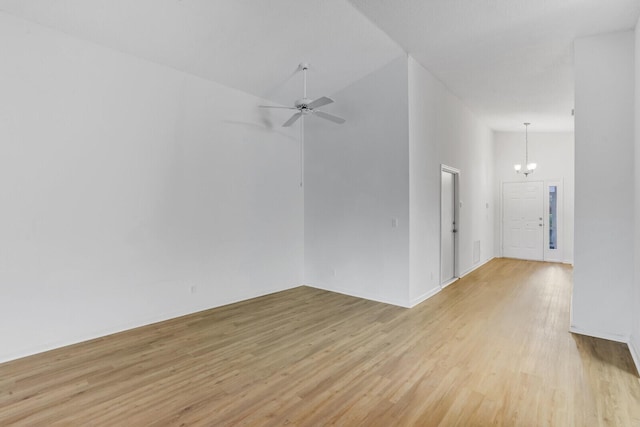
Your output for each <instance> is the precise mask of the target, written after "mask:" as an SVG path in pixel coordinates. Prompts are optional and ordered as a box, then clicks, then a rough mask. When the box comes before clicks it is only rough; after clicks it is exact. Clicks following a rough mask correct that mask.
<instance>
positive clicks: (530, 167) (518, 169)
mask: <svg viewBox="0 0 640 427" xmlns="http://www.w3.org/2000/svg"><path fill="white" fill-rule="evenodd" d="M530 124H531V123H525V124H524V150H525V151H524V156H525V157H524V164H525V166H526V169H525V170H522V165H521V164H520V163H516V164H515V165H513V168H514V169H515V170H516V173H523V174H524V176H525V177H527V176H529V175H530V174H532V173H533V172H534V171H535V170H536V168H537V167H538V165H537V164H536V163H533V162H531V163H529V133H528V128H529V125H530Z"/></svg>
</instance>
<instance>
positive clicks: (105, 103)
mask: <svg viewBox="0 0 640 427" xmlns="http://www.w3.org/2000/svg"><path fill="white" fill-rule="evenodd" d="M0 52H2V55H0V93H1V94H2V102H1V103H0V141H2V153H1V155H0V200H2V208H1V209H0V242H1V243H0V362H1V361H5V360H9V359H12V358H16V357H20V356H23V355H27V354H31V353H35V352H39V351H43V350H46V349H49V348H53V347H57V346H61V345H65V344H69V343H73V342H77V341H82V340H85V339H89V338H92V337H96V336H99V335H104V334H107V333H111V332H115V331H119V330H122V329H127V328H131V327H134V326H139V325H142V324H146V323H150V322H153V321H158V320H161V319H165V318H169V317H173V316H177V315H181V314H185V313H190V312H194V311H198V310H202V309H206V308H209V307H213V306H217V305H221V304H226V303H230V302H233V301H237V300H241V299H246V298H250V297H254V296H257V295H261V294H265V293H268V292H273V291H277V290H281V289H284V288H287V287H291V286H294V285H298V284H299V283H300V282H301V279H302V250H303V243H302V215H303V212H302V195H301V190H300V188H299V187H298V155H299V154H298V143H297V138H296V136H297V135H296V133H295V132H294V131H291V132H289V133H281V132H283V131H282V130H281V129H280V128H278V130H277V131H270V130H268V129H267V128H265V127H264V123H263V119H264V118H263V117H261V116H260V115H259V114H260V113H258V109H257V108H255V106H256V105H257V104H259V103H260V100H258V99H256V98H254V97H252V96H249V95H247V94H244V93H241V92H238V91H235V90H231V89H228V88H226V87H223V86H220V85H217V84H214V83H211V82H207V81H204V80H201V79H198V78H195V77H192V76H189V75H186V74H183V73H180V72H177V71H174V70H171V69H169V68H166V67H161V66H158V65H155V64H153V63H149V62H145V61H142V60H138V59H135V58H133V57H131V56H127V55H123V54H121V53H118V52H115V51H112V50H109V49H104V48H101V47H99V46H96V45H93V44H90V43H86V42H82V41H78V40H75V39H71V38H69V37H67V36H65V35H62V34H60V33H57V32H54V31H50V30H48V29H45V28H44V27H40V26H38V25H35V24H31V23H26V22H24V21H20V20H18V19H15V18H12V17H9V16H8V15H5V14H2V13H0ZM191 286H196V289H195V293H193V294H192V293H191V292H190V290H191Z"/></svg>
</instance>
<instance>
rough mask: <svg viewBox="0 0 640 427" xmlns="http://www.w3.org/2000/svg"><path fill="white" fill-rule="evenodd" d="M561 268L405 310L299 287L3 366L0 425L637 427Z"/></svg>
mask: <svg viewBox="0 0 640 427" xmlns="http://www.w3.org/2000/svg"><path fill="white" fill-rule="evenodd" d="M571 282H572V270H571V268H570V267H567V266H564V265H560V264H546V263H538V262H529V261H516V260H506V259H496V260H493V261H491V262H490V263H488V264H487V265H486V266H484V267H482V268H480V269H478V270H476V271H475V272H473V273H472V274H470V275H469V276H467V277H465V278H464V279H461V280H460V281H458V282H456V283H454V284H453V285H451V286H449V287H447V288H445V289H444V290H443V291H442V292H441V293H439V294H438V295H436V296H434V297H432V298H431V299H429V300H427V301H425V302H424V303H422V304H421V305H419V306H417V307H414V308H413V309H403V308H399V307H394V306H390V305H385V304H381V303H376V302H372V301H366V300H361V299H357V298H352V297H348V296H344V295H340V294H334V293H331V292H326V291H321V290H317V289H312V288H307V287H301V288H296V289H293V290H290V291H285V292H281V293H278V294H273V295H269V296H265V297H261V298H256V299H253V300H249V301H244V302H241V303H238V304H233V305H229V306H225V307H220V308H216V309H212V310H208V311H205V312H201V313H197V314H194V315H190V316H186V317H182V318H178V319H173V320H170V321H167V322H163V323H159V324H155V325H151V326H147V327H143V328H138V329H135V330H131V331H127V332H124V333H120V334H116V335H112V336H109V337H104V338H100V339H97V340H93V341H90V342H86V343H82V344H78V345H74V346H70V347H66V348H62V349H58V350H54V351H50V352H47V353H43V354H40V355H35V356H32V357H28V358H24V359H20V360H17V361H13V362H9V363H5V364H2V365H0V425H2V426H7V425H46V426H50V425H95V426H101V425H105V426H120V425H122V426H156V425H157V426H164V425H216V426H225V425H274V426H277V425H306V426H318V425H328V424H335V425H368V426H373V425H380V426H395V425H399V426H410V425H420V426H437V425H441V426H455V425H461V426H487V425H497V426H502V425H504V426H545V425H549V426H640V382H639V379H638V377H637V374H636V372H635V368H634V366H633V362H632V360H631V356H630V355H629V353H628V350H627V348H626V345H623V344H619V343H614V342H609V341H604V340H599V339H594V338H587V337H583V336H579V335H572V334H570V333H568V332H567V329H568V325H569V301H570V288H571Z"/></svg>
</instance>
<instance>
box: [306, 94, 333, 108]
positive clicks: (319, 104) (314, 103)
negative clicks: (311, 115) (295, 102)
mask: <svg viewBox="0 0 640 427" xmlns="http://www.w3.org/2000/svg"><path fill="white" fill-rule="evenodd" d="M332 102H333V99H331V98H327V97H326V96H323V97H322V98H318V99H316V100H314V101H312V102H310V103H309V105H307V108H311V109H312V110H313V109H314V108H318V107H322V106H323V105H327V104H331V103H332Z"/></svg>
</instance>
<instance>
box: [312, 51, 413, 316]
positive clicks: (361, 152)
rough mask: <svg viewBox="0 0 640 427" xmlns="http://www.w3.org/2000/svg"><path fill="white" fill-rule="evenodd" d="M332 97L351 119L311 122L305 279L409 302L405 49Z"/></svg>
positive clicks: (386, 299)
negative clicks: (332, 121) (333, 121)
mask: <svg viewBox="0 0 640 427" xmlns="http://www.w3.org/2000/svg"><path fill="white" fill-rule="evenodd" d="M332 98H334V99H335V101H336V103H335V104H334V105H332V106H331V107H332V109H330V108H325V109H324V110H326V111H330V112H333V113H335V114H337V115H340V116H342V117H344V118H345V119H346V120H347V122H346V123H345V124H343V125H340V126H339V125H336V124H333V123H331V122H327V121H323V120H320V119H317V118H309V119H308V120H307V121H306V123H305V129H306V131H307V132H306V142H305V282H306V283H308V284H310V285H312V286H316V287H319V288H323V289H328V290H332V291H337V292H342V293H346V294H349V295H354V296H359V297H364V298H369V299H373V300H377V301H383V302H387V303H391V304H396V305H401V306H407V305H408V303H409V294H408V291H409V150H408V143H409V142H408V141H409V138H408V128H407V124H408V101H407V58H406V56H402V57H400V58H398V59H397V60H395V61H392V62H391V63H390V64H388V65H386V66H385V67H382V68H381V69H379V70H377V71H375V72H373V73H371V74H369V75H368V76H366V77H365V78H363V79H361V80H359V81H358V82H356V83H354V84H352V85H350V86H348V87H347V88H345V89H344V90H342V91H340V92H338V93H336V94H333V95H332ZM394 218H395V219H397V221H398V223H397V224H398V226H397V227H394V226H393V220H394Z"/></svg>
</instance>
